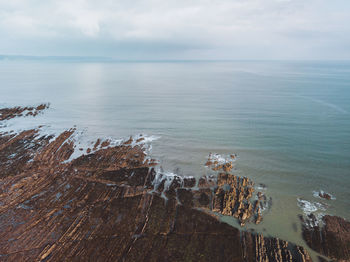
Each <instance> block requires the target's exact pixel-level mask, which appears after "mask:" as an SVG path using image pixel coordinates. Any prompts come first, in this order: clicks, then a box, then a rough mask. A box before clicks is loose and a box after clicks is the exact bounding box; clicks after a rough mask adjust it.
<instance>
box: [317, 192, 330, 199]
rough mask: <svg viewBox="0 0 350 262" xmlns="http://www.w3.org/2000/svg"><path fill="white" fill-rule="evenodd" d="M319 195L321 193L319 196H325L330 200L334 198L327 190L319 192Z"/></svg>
mask: <svg viewBox="0 0 350 262" xmlns="http://www.w3.org/2000/svg"><path fill="white" fill-rule="evenodd" d="M318 195H319V197H321V198H324V199H328V200H330V199H331V198H332V196H331V195H330V194H328V193H326V192H319V193H318Z"/></svg>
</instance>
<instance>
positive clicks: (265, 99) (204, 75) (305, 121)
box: [0, 61, 350, 243]
mask: <svg viewBox="0 0 350 262" xmlns="http://www.w3.org/2000/svg"><path fill="white" fill-rule="evenodd" d="M0 91H1V96H0V97H1V99H0V105H1V106H10V105H31V104H38V103H41V102H50V103H51V109H50V110H48V111H47V112H46V113H45V114H44V115H43V116H41V117H40V118H39V119H35V120H34V119H27V120H25V121H23V120H21V121H22V122H21V123H16V124H18V125H21V124H22V125H36V124H37V123H38V122H39V121H40V123H46V124H48V125H50V126H51V130H54V129H62V128H65V127H66V128H68V127H72V126H74V125H77V127H78V129H81V130H85V132H86V134H88V135H91V136H103V137H105V136H108V137H114V138H120V137H127V136H129V135H132V134H139V133H143V134H148V135H155V136H160V139H158V140H157V141H154V142H153V151H152V154H153V156H155V157H157V158H158V159H160V160H161V163H162V165H163V168H164V169H165V170H168V171H170V172H174V171H176V172H177V173H180V174H184V175H193V176H197V177H199V176H201V175H203V174H205V173H207V172H208V171H207V169H205V168H204V164H205V161H206V157H207V156H208V153H209V152H213V153H220V154H230V153H237V154H238V156H239V159H238V161H237V172H238V173H239V174H240V175H243V176H248V177H249V178H251V179H252V180H253V181H255V182H256V183H257V184H258V183H264V184H266V185H267V189H266V191H267V194H268V195H269V196H271V197H272V199H273V201H272V207H271V210H270V211H269V212H268V213H267V214H266V215H264V220H263V223H262V224H261V225H259V226H252V227H253V228H255V229H256V230H258V231H261V232H264V233H265V234H271V235H277V236H280V237H283V238H285V239H287V240H292V241H294V242H299V243H302V240H301V239H300V226H299V221H298V218H297V214H298V213H300V212H302V210H301V209H300V208H299V207H298V202H297V201H298V200H297V199H298V198H299V199H305V200H307V201H311V203H312V201H313V202H315V201H316V202H324V203H327V208H326V210H325V211H324V212H326V213H330V214H334V215H340V216H343V217H346V218H348V219H350V214H349V212H348V210H350V204H349V203H350V202H349V197H350V195H349V191H348V188H349V186H350V160H349V155H350V114H349V112H350V63H346V62H343V63H340V62H338V63H335V62H202V63H199V62H177V63H172V62H168V63H165V62H164V63H73V62H53V61H41V62H36V61H0ZM11 123H12V124H14V123H15V121H14V122H9V124H10V125H11ZM320 190H324V191H326V192H330V193H331V194H332V195H334V196H335V197H336V200H334V201H331V202H329V201H328V202H327V201H326V200H320V199H317V198H315V197H314V196H313V191H320ZM228 222H230V221H228Z"/></svg>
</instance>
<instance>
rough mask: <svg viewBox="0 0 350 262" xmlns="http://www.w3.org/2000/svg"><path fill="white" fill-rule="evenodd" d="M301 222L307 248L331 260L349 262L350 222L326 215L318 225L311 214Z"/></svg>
mask: <svg viewBox="0 0 350 262" xmlns="http://www.w3.org/2000/svg"><path fill="white" fill-rule="evenodd" d="M301 220H302V225H303V226H302V231H303V237H304V239H305V241H306V243H307V244H308V246H310V247H311V248H312V249H314V250H316V251H317V252H319V253H320V254H322V255H325V256H327V257H329V258H331V259H335V260H337V261H350V222H348V221H346V220H344V219H343V218H340V217H337V216H329V215H326V216H324V217H323V218H322V221H321V223H319V222H318V221H317V219H316V217H315V216H314V215H313V214H311V215H309V216H308V217H307V218H303V217H301Z"/></svg>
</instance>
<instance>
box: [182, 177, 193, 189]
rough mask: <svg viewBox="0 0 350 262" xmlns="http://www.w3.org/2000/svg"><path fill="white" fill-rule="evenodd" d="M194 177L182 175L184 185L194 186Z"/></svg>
mask: <svg viewBox="0 0 350 262" xmlns="http://www.w3.org/2000/svg"><path fill="white" fill-rule="evenodd" d="M195 185H196V179H195V178H194V177H184V187H194V186H195Z"/></svg>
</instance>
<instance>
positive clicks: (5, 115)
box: [0, 104, 50, 121]
mask: <svg viewBox="0 0 350 262" xmlns="http://www.w3.org/2000/svg"><path fill="white" fill-rule="evenodd" d="M49 106H50V104H41V105H38V106H37V107H13V108H1V109H0V121H3V120H9V119H12V118H15V117H20V116H23V114H24V113H26V114H25V116H36V115H38V114H39V113H40V112H41V111H43V110H44V109H47V108H49Z"/></svg>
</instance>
